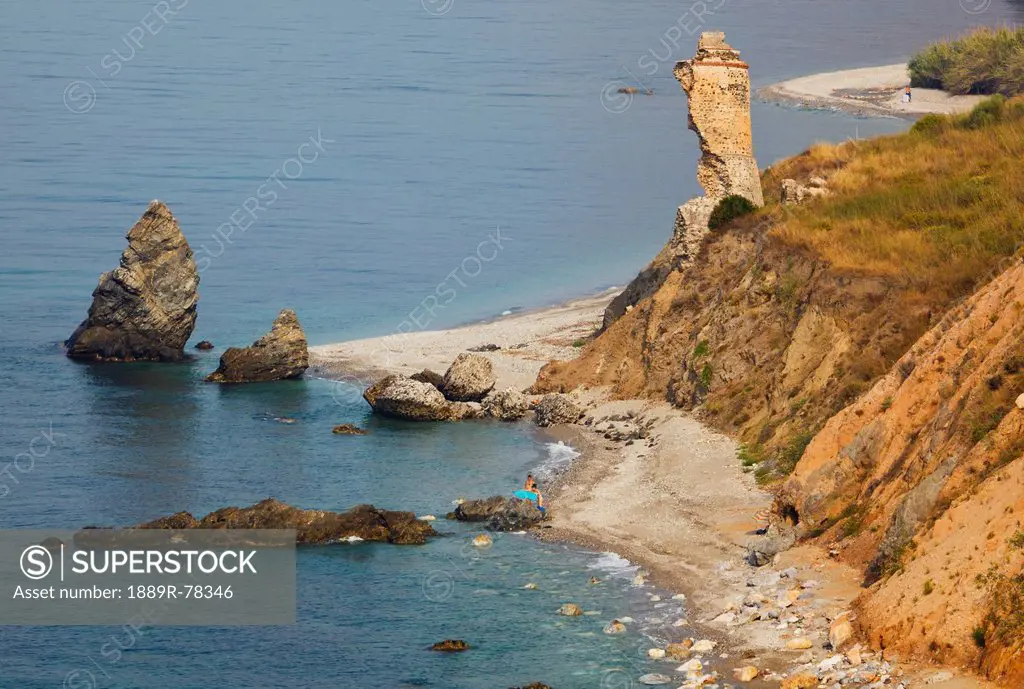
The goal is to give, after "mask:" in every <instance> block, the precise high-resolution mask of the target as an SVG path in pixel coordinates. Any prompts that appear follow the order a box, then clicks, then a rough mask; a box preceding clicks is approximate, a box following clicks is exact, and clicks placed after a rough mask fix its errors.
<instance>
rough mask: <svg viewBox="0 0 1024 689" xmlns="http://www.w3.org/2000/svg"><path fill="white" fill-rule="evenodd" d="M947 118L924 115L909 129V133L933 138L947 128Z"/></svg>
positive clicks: (933, 114) (932, 114)
mask: <svg viewBox="0 0 1024 689" xmlns="http://www.w3.org/2000/svg"><path fill="white" fill-rule="evenodd" d="M949 122H950V121H949V118H948V117H947V116H945V115H936V114H935V113H931V114H928V115H925V116H924V117H922V118H921V119H919V120H918V121H917V122H915V123H914V125H913V126H912V127H911V128H910V131H912V132H914V133H915V134H921V135H924V136H935V135H936V134H940V133H942V132H944V131H945V130H947V129H948V128H949Z"/></svg>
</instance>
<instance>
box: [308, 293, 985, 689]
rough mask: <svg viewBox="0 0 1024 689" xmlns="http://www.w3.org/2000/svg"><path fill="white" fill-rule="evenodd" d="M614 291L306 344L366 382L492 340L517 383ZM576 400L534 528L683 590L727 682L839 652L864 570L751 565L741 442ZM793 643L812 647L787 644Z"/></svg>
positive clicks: (333, 371) (640, 406) (443, 363)
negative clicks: (832, 635)
mask: <svg viewBox="0 0 1024 689" xmlns="http://www.w3.org/2000/svg"><path fill="white" fill-rule="evenodd" d="M613 296H614V293H612V292H609V293H606V294H602V295H598V296H591V297H586V298H583V299H578V300H575V301H572V302H569V303H567V304H563V305H560V306H556V307H553V308H549V309H542V310H538V311H534V312H530V313H522V314H515V315H511V316H506V317H502V318H498V319H495V320H493V321H489V322H485V323H478V324H472V325H467V326H463V327H460V328H454V329H450V330H443V331H423V332H415V333H409V334H405V335H394V336H387V337H380V338H370V339H364V340H356V341H352V342H343V343H336V344H330V345H322V346H319V347H312V348H310V356H311V363H312V365H313V367H314V369H315V370H316V371H318V372H319V373H320V374H321V375H324V376H325V377H329V378H335V379H342V380H348V381H349V382H351V383H352V384H353V385H356V384H359V385H364V384H365V385H369V384H371V383H372V382H373V380H374V379H375V376H379V375H383V374H386V373H403V374H411V373H415V372H417V371H420V370H422V369H423V368H432V369H434V370H435V371H438V372H443V371H444V370H445V369H446V368H447V366H448V365H449V364H450V363H451V361H452V360H454V358H455V357H456V356H457V355H458V354H459V353H461V352H463V351H465V350H467V349H469V348H476V347H480V346H481V345H491V344H493V345H497V346H498V347H499V348H498V349H496V350H494V351H484V352H482V354H483V355H484V356H487V357H488V358H490V359H491V361H492V362H493V363H494V366H495V371H496V373H497V376H498V383H497V387H499V388H502V387H515V388H517V389H523V388H525V387H528V386H529V385H530V384H532V383H533V381H534V379H535V377H536V374H537V371H538V370H539V369H540V367H541V366H542V365H543V364H544V363H546V362H547V361H549V360H551V359H571V358H574V357H576V356H577V355H578V354H579V351H580V348H579V346H578V345H579V344H581V341H582V340H585V339H586V338H589V337H590V336H592V335H593V333H594V332H595V330H596V328H597V327H598V326H599V325H600V322H601V317H602V314H603V311H604V307H605V306H606V305H607V303H608V302H609V301H610V300H611V298H612V297H613ZM574 344H575V345H577V346H574ZM575 396H576V397H577V399H578V401H579V402H580V404H581V406H583V408H584V409H585V410H586V412H585V415H584V419H583V420H582V421H581V423H579V424H574V425H569V426H562V427H556V428H553V429H549V432H550V434H551V436H552V437H553V438H554V439H559V440H564V441H566V442H567V443H569V444H571V445H572V446H573V447H575V448H576V449H577V450H579V451H580V453H581V454H580V456H579V457H578V458H577V459H576V460H575V461H574V462H573V464H572V465H571V466H570V467H569V468H568V470H566V471H565V472H564V473H562V474H560V475H559V476H558V477H557V479H555V480H554V481H553V482H552V483H551V485H548V486H545V487H544V489H545V498H546V500H547V502H548V505H549V507H550V513H551V515H552V518H551V520H550V522H549V523H547V524H546V525H545V526H547V527H549V528H544V529H539V530H537V531H536V532H535V533H536V535H537V536H538V537H539V538H542V539H544V540H556V541H569V542H572V543H575V544H578V545H580V546H583V547H585V548H588V549H590V550H594V551H608V552H614V553H616V554H618V555H620V556H622V557H625V558H627V559H628V560H630V561H632V562H634V563H635V564H638V565H640V566H641V567H642V568H644V570H645V571H646V572H648V573H649V576H650V577H651V582H652V583H653V584H655V585H656V586H658V587H659V588H662V589H665V590H670V591H677V592H682V593H684V594H685V595H686V596H687V598H688V603H687V606H688V611H689V614H690V618H689V620H688V622H689V624H688V626H689V627H690V628H692V629H694V630H697V631H698V632H699V633H700V634H701V635H703V636H706V637H707V638H710V639H713V640H715V641H717V642H718V643H719V644H720V646H719V649H718V650H717V651H715V652H714V653H712V654H710V656H709V657H708V659H709V660H711V661H712V662H713V663H714V664H715V665H716V666H717V667H718V668H719V670H720V671H721V672H722V680H724V681H727V682H728V681H730V680H732V677H731V676H730V670H729V669H730V668H732V667H739V666H744V665H751V664H752V665H755V666H757V667H758V668H759V669H760V670H761V675H760V677H759V678H758V680H756V681H755V682H753V683H747V684H745V686H750V687H769V686H777V684H774V683H775V682H777V681H778V680H779V679H780V678H782V677H783V676H784V675H786V674H792V673H793V672H797V671H799V670H805V671H806V670H810V671H814V669H815V668H816V667H818V666H819V664H820V663H822V662H828V660H829V659H830V658H832V657H834V654H833V652H831V651H830V650H829V648H830V647H829V646H828V642H829V630H830V627H831V626H832V623H833V621H834V620H837V619H838V618H840V617H841V615H842V614H844V613H847V612H848V611H849V610H850V605H851V602H852V601H853V599H854V598H855V597H856V595H857V593H858V592H859V582H860V576H859V573H858V572H855V571H853V570H852V569H850V568H849V567H847V566H845V565H842V564H840V563H838V562H837V561H836V560H834V559H832V558H831V557H830V556H829V554H828V553H826V552H823V551H822V550H821V549H819V548H816V547H812V546H799V547H796V548H792V549H790V550H788V551H785V552H783V553H781V554H779V555H778V556H776V558H775V559H774V561H773V562H772V563H770V564H768V565H766V566H763V567H759V568H755V567H752V566H750V565H748V564H747V563H746V561H745V556H746V553H747V549H746V545H747V543H748V541H750V539H751V538H752V536H753V532H754V530H755V529H757V528H759V527H763V526H764V525H765V522H764V519H765V515H766V513H767V508H768V507H769V505H770V503H771V499H772V496H771V495H770V494H769V493H767V492H766V491H764V490H762V489H761V488H760V487H758V486H757V485H756V483H755V482H754V481H753V478H752V476H751V475H749V474H746V473H744V472H743V471H742V468H741V466H740V463H739V462H738V460H737V458H736V449H737V448H736V443H735V441H734V440H732V439H730V438H728V437H726V436H724V435H722V434H720V433H718V432H716V431H714V430H713V429H710V428H708V427H706V426H704V425H703V424H701V423H700V422H699V421H698V420H696V419H695V418H693V417H692V416H690V415H688V414H686V413H684V412H682V411H680V410H678V409H675V408H673V407H671V406H670V405H668V404H667V403H663V402H657V401H652V400H610V399H608V398H607V394H606V392H605V391H602V390H586V391H581V392H578V393H576V394H575ZM462 423H472V421H465V422H462ZM480 497H484V496H480ZM789 598H792V599H793V600H792V601H789V600H788V599H789ZM796 641H799V642H805V641H806V642H807V643H809V644H810V648H809V649H803V648H801V649H798V650H793V649H789V648H787V644H789V643H790V642H796ZM723 651H725V654H724V656H722V652H723ZM719 656H722V657H719ZM863 656H864V660H863V661H862V663H863V664H862V665H860V668H861V670H860V671H867V669H870V671H871V672H877V673H878V674H879V675H880V676H881V675H885V676H886V677H890V678H891V681H892V682H893V684H892V686H898V685H899V683H900V682H903V683H904V684H905V686H906V687H913V686H920V685H921V684H922V683H927V684H928V685H929V686H934V687H938V688H939V689H969V688H973V687H985V686H990V685H987V684H985V683H984V682H982V681H981V680H976V679H974V678H965V677H962V676H950V677H948V678H947V677H946V675H945V674H944V673H945V672H946V671H939V670H936V669H928V668H916V669H915V670H914V671H913V672H911V671H910V670H909V669H905V668H902V667H900V666H898V665H896V664H894V663H890V662H889V661H890V660H892V659H889V658H885V659H883V658H882V657H881V655H879V654H870V653H869V652H868V650H867V649H866V648H865V649H863ZM677 664H678V661H676V662H672V664H671V666H669V665H666V667H665V670H664V672H665V673H667V674H671V673H672V668H673V667H675V665H677ZM851 671H856V669H854V670H851ZM764 680H770V682H771V683H769V682H765V681H764ZM852 686H861V685H858V684H854V685H852ZM863 686H867V684H864V685H863Z"/></svg>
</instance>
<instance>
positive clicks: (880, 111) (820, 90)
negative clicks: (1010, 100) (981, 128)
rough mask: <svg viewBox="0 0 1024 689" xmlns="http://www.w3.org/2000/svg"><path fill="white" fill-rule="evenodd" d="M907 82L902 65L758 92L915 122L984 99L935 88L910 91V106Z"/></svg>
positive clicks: (963, 108) (764, 96)
mask: <svg viewBox="0 0 1024 689" xmlns="http://www.w3.org/2000/svg"><path fill="white" fill-rule="evenodd" d="M909 83H910V76H909V74H908V73H907V66H906V64H904V63H899V64H895V65H883V66H881V67H864V68H860V69H847V70H841V71H837V72H822V73H821V74H812V75H810V76H805V77H800V78H797V79H790V80H788V81H783V82H780V83H778V84H772V85H771V86H766V87H764V88H761V89H759V90H758V92H757V95H758V96H759V97H760V98H761V99H762V100H766V101H770V102H779V103H787V104H790V105H799V106H802V107H807V108H823V109H834V110H841V111H843V112H848V113H851V114H854V115H864V116H875V117H878V116H882V117H903V118H908V119H916V118H918V117H920V116H921V115H926V114H928V113H942V114H952V113H959V112H965V111H968V110H970V109H971V108H973V107H974V106H975V105H977V104H978V102H979V101H982V100H984V99H985V97H984V96H952V95H950V94H948V93H946V92H945V91H939V90H937V89H922V88H915V89H913V98H912V100H911V102H910V103H904V102H902V96H903V88H904V87H905V86H906V85H907V84H909Z"/></svg>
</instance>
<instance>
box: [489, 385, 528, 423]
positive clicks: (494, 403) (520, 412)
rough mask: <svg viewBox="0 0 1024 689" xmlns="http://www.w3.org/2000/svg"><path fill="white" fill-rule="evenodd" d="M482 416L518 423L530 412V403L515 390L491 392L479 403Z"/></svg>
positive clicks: (507, 389)
mask: <svg viewBox="0 0 1024 689" xmlns="http://www.w3.org/2000/svg"><path fill="white" fill-rule="evenodd" d="M481 405H482V407H483V410H484V415H485V416H490V417H492V418H495V419H501V420H502V421H518V420H519V419H521V418H523V417H524V416H526V414H527V412H529V411H530V401H529V399H527V397H526V395H524V394H523V393H521V392H519V391H518V390H516V389H515V388H505V389H504V390H495V391H492V392H491V393H489V394H488V395H487V397H484V400H483V402H482V403H481Z"/></svg>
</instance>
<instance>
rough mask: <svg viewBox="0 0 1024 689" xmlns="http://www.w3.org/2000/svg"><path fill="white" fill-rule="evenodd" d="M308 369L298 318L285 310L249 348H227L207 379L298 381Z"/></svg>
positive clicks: (219, 380)
mask: <svg viewBox="0 0 1024 689" xmlns="http://www.w3.org/2000/svg"><path fill="white" fill-rule="evenodd" d="M307 368H309V350H308V347H307V344H306V334H305V333H304V332H303V331H302V326H301V325H300V324H299V319H298V316H296V315H295V312H294V311H292V310H291V309H284V310H283V311H281V313H279V314H278V316H277V318H275V319H274V325H273V327H271V329H270V332H268V333H267V334H266V335H264V336H263V337H261V338H260V339H258V340H256V341H255V342H253V343H252V346H249V347H244V348H239V347H229V348H228V349H227V350H226V351H225V352H224V354H222V355H221V357H220V366H218V367H217V370H216V371H214V372H213V373H211V374H210V375H208V376H207V377H206V380H207V381H210V382H213V383H257V382H265V381H272V380H285V379H288V378H298V377H299V376H301V375H302V374H303V373H305V371H306V369H307Z"/></svg>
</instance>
